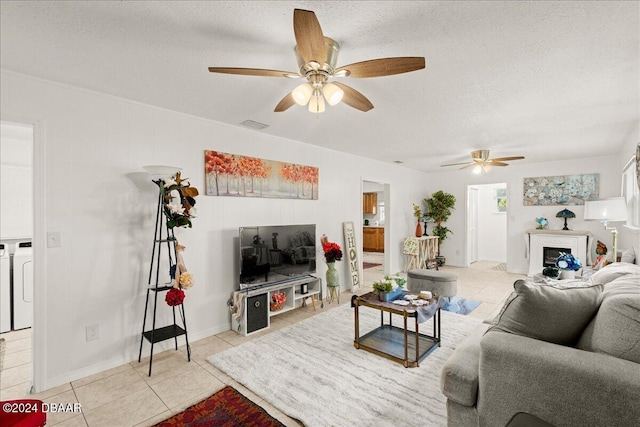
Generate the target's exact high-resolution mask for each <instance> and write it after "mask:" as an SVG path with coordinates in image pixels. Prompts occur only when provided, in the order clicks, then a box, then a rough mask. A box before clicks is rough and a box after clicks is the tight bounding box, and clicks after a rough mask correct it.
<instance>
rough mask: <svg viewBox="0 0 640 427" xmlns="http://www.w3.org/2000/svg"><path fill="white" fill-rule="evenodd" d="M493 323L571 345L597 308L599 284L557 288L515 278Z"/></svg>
mask: <svg viewBox="0 0 640 427" xmlns="http://www.w3.org/2000/svg"><path fill="white" fill-rule="evenodd" d="M514 287H515V292H514V293H513V294H512V296H511V297H510V298H509V299H508V300H507V302H506V303H505V306H504V308H503V310H502V312H501V313H500V314H499V315H498V317H497V318H496V323H495V325H494V326H492V327H491V328H490V329H489V331H492V330H495V331H503V332H509V333H512V334H516V335H522V336H526V337H530V338H534V339H539V340H543V341H547V342H551V343H555V344H562V345H574V344H575V343H576V342H577V341H578V339H579V338H580V335H581V334H582V332H583V331H584V329H585V327H586V326H587V325H588V324H589V322H590V321H591V319H592V318H593V316H594V314H595V313H596V311H597V310H598V306H599V305H600V302H601V296H602V286H601V285H598V286H590V287H577V288H557V287H553V286H548V285H541V284H534V283H530V282H525V281H524V280H518V281H516V283H515V284H514Z"/></svg>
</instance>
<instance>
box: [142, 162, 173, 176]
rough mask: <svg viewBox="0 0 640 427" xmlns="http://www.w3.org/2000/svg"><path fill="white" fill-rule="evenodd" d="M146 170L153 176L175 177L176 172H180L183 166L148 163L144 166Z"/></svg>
mask: <svg viewBox="0 0 640 427" xmlns="http://www.w3.org/2000/svg"><path fill="white" fill-rule="evenodd" d="M142 168H143V169H144V170H146V171H147V172H148V173H149V175H151V177H152V178H156V179H161V178H173V176H174V175H175V174H177V173H178V172H180V171H181V170H182V168H179V167H177V166H165V165H148V166H143V167H142Z"/></svg>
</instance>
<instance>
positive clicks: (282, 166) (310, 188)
mask: <svg viewBox="0 0 640 427" xmlns="http://www.w3.org/2000/svg"><path fill="white" fill-rule="evenodd" d="M204 173H205V194H206V195H207V196H232V197H233V196H235V197H270V198H278V199H305V200H318V177H319V170H318V168H317V167H315V166H306V165H298V164H295V163H285V162H279V161H276V160H266V159H260V158H257V157H250V156H241V155H238V154H229V153H221V152H219V151H213V150H205V152H204Z"/></svg>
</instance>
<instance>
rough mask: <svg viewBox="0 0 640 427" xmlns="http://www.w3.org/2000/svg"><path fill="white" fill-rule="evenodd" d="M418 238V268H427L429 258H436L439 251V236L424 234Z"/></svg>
mask: <svg viewBox="0 0 640 427" xmlns="http://www.w3.org/2000/svg"><path fill="white" fill-rule="evenodd" d="M417 239H418V245H419V250H418V268H427V263H428V261H429V260H432V259H436V255H437V253H438V243H439V241H440V238H439V237H438V236H422V237H417Z"/></svg>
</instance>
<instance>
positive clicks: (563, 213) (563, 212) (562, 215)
mask: <svg viewBox="0 0 640 427" xmlns="http://www.w3.org/2000/svg"><path fill="white" fill-rule="evenodd" d="M575 217H576V214H574V213H573V212H571V211H570V210H569V209H563V210H561V211H560V212H558V213H557V214H556V218H564V228H563V230H569V227H568V226H567V218H575Z"/></svg>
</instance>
